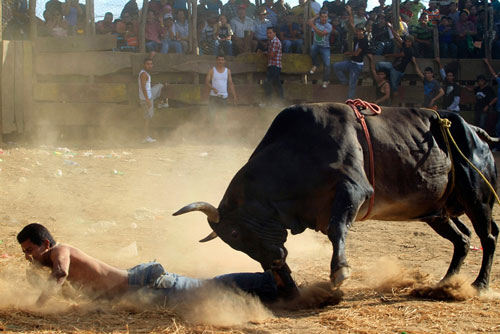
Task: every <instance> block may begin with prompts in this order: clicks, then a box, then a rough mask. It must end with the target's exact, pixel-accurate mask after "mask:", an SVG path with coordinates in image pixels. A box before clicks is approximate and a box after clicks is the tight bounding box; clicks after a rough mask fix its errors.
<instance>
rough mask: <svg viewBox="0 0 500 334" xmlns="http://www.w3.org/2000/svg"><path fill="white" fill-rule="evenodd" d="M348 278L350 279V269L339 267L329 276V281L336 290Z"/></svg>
mask: <svg viewBox="0 0 500 334" xmlns="http://www.w3.org/2000/svg"><path fill="white" fill-rule="evenodd" d="M349 277H351V267H341V268H340V269H338V270H337V271H336V272H334V273H333V274H332V275H330V281H331V282H332V285H333V286H334V287H336V288H338V287H340V286H341V285H342V283H343V282H344V281H345V280H346V279H348V278H349Z"/></svg>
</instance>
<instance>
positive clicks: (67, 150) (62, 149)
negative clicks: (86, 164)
mask: <svg viewBox="0 0 500 334" xmlns="http://www.w3.org/2000/svg"><path fill="white" fill-rule="evenodd" d="M56 150H58V151H60V152H64V153H69V152H71V150H70V149H69V148H67V147H58V148H57V149H56Z"/></svg>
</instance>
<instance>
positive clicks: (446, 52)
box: [438, 16, 457, 58]
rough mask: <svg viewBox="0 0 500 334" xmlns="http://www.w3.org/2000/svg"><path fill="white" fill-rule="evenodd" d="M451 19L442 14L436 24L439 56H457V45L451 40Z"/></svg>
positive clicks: (452, 31) (452, 34) (452, 36)
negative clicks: (437, 24)
mask: <svg viewBox="0 0 500 334" xmlns="http://www.w3.org/2000/svg"><path fill="white" fill-rule="evenodd" d="M452 24H453V21H452V19H451V18H450V17H448V16H443V17H442V18H441V22H440V23H439V26H438V31H439V54H440V55H441V58H457V46H456V44H455V43H454V42H453V39H454V35H455V33H454V30H453V26H452Z"/></svg>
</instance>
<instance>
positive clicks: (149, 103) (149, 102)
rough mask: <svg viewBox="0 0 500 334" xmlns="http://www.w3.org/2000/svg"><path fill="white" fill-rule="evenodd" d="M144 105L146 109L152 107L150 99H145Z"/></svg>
mask: <svg viewBox="0 0 500 334" xmlns="http://www.w3.org/2000/svg"><path fill="white" fill-rule="evenodd" d="M146 105H147V106H148V108H152V107H153V102H151V100H150V99H147V100H146Z"/></svg>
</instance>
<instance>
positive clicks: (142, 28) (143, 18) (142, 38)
mask: <svg viewBox="0 0 500 334" xmlns="http://www.w3.org/2000/svg"><path fill="white" fill-rule="evenodd" d="M148 8H149V1H148V0H143V2H142V10H141V11H140V20H139V51H140V52H142V53H144V52H146V37H145V36H146V35H145V31H146V18H147V16H148Z"/></svg>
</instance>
